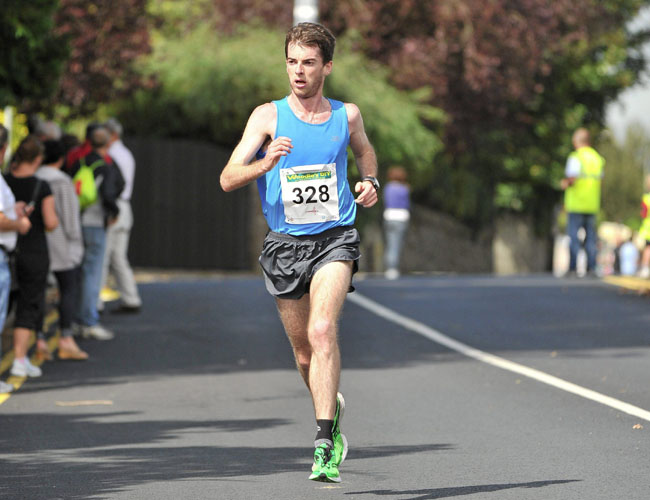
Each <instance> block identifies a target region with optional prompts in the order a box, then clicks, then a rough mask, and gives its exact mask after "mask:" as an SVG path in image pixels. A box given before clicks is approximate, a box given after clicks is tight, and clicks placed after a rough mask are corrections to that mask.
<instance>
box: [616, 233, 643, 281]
mask: <svg viewBox="0 0 650 500" xmlns="http://www.w3.org/2000/svg"><path fill="white" fill-rule="evenodd" d="M618 260H619V265H620V273H621V275H623V276H633V275H635V274H636V270H637V264H638V262H639V249H638V248H637V247H636V245H635V244H634V238H633V236H630V238H629V239H628V240H627V241H626V242H625V243H623V244H622V245H621V247H620V248H619V249H618Z"/></svg>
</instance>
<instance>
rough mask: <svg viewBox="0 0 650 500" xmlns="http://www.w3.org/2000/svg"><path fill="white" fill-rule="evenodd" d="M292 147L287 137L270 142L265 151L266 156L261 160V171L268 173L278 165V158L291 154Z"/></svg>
mask: <svg viewBox="0 0 650 500" xmlns="http://www.w3.org/2000/svg"><path fill="white" fill-rule="evenodd" d="M292 149H293V145H292V144H291V139H289V138H288V137H278V138H276V139H275V140H273V141H271V143H270V144H269V147H268V148H267V149H266V156H265V157H264V159H263V160H262V171H264V172H268V171H270V170H273V168H274V167H275V166H276V165H277V164H278V162H279V161H280V158H282V157H283V156H287V155H288V154H289V153H291V150H292Z"/></svg>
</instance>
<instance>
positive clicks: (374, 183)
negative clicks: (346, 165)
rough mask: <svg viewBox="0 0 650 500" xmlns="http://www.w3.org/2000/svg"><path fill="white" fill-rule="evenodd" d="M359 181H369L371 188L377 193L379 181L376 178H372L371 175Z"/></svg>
mask: <svg viewBox="0 0 650 500" xmlns="http://www.w3.org/2000/svg"><path fill="white" fill-rule="evenodd" d="M361 181H362V182H363V181H370V182H371V183H372V187H374V188H375V191H379V187H380V186H379V181H378V180H377V178H376V177H373V176H372V175H366V176H365V177H364V178H363V179H361Z"/></svg>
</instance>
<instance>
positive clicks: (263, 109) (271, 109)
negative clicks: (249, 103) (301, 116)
mask: <svg viewBox="0 0 650 500" xmlns="http://www.w3.org/2000/svg"><path fill="white" fill-rule="evenodd" d="M277 115H278V112H277V109H276V107H275V104H273V103H272V102H267V103H264V104H260V105H259V106H257V107H256V108H255V109H254V110H253V112H252V113H251V116H250V118H249V119H248V127H253V128H255V129H257V130H260V131H264V132H265V133H267V134H268V135H271V136H272V133H271V131H274V130H275V124H276V121H277Z"/></svg>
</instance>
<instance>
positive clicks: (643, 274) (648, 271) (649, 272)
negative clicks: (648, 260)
mask: <svg viewBox="0 0 650 500" xmlns="http://www.w3.org/2000/svg"><path fill="white" fill-rule="evenodd" d="M639 278H645V279H648V278H650V268H648V267H644V268H642V269H641V271H639Z"/></svg>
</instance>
